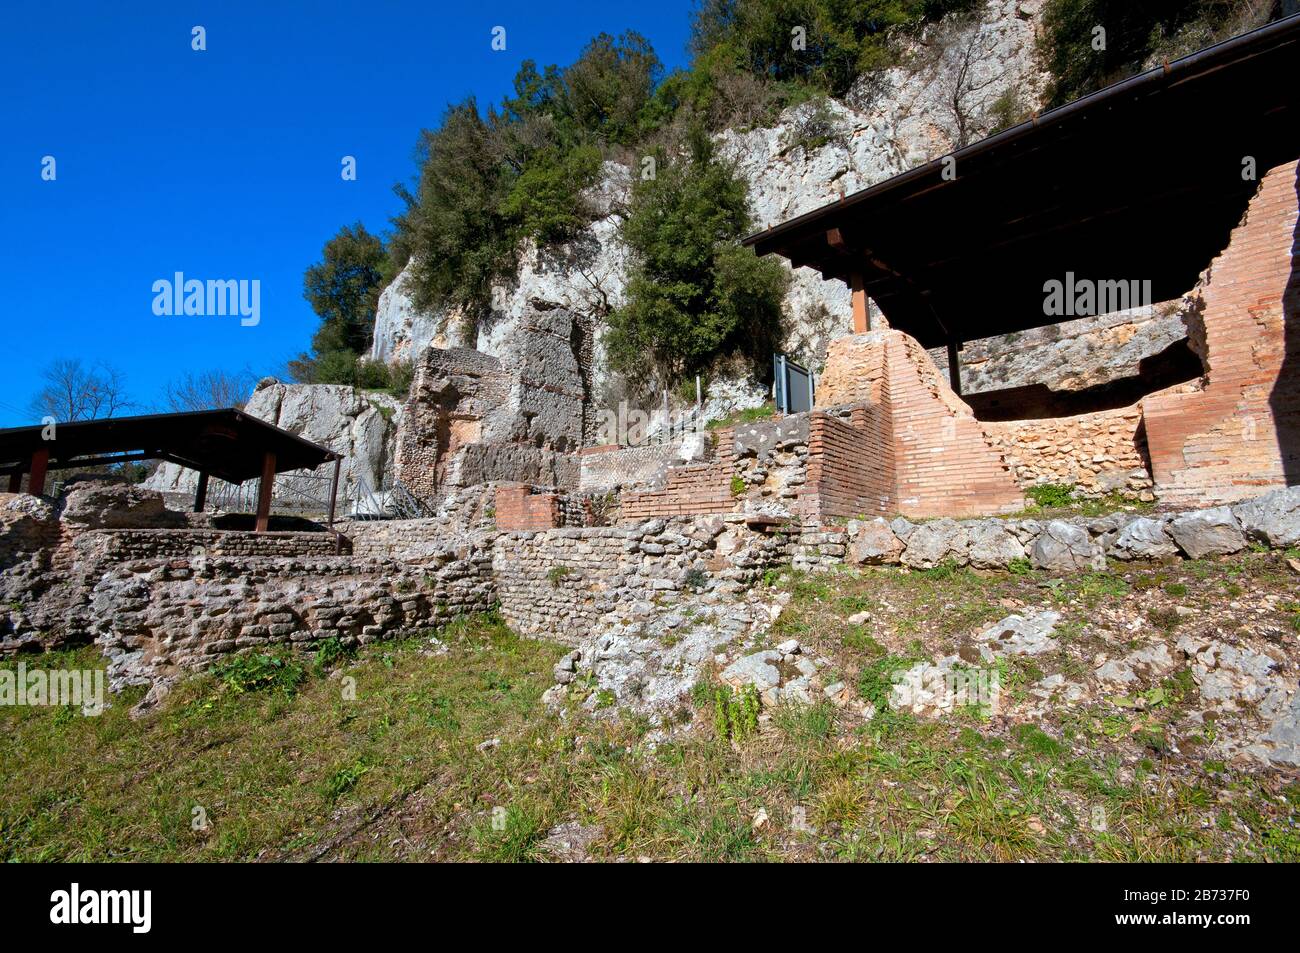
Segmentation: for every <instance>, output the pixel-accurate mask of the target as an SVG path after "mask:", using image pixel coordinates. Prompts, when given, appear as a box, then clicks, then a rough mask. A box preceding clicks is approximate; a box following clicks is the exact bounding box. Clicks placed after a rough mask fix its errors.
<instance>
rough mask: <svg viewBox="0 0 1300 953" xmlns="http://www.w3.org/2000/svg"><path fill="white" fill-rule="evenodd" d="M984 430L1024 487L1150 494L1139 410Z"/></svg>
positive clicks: (989, 426) (990, 424) (1016, 423)
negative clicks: (1048, 485)
mask: <svg viewBox="0 0 1300 953" xmlns="http://www.w3.org/2000/svg"><path fill="white" fill-rule="evenodd" d="M983 426H984V432H985V433H987V434H988V436H989V439H990V442H991V443H992V445H993V446H994V447H995V448H996V449H997V450H998V451H1000V452H1001V453H1002V455H1003V456H1004V457H1005V458H1006V461H1007V463H1008V464H1010V466H1011V470H1012V473H1013V474H1014V475H1015V478H1016V482H1018V483H1019V484H1020V486H1022V487H1029V486H1033V485H1034V484H1036V483H1064V484H1067V485H1072V486H1075V487H1077V488H1078V490H1079V492H1080V493H1081V494H1082V495H1100V494H1104V493H1108V492H1110V491H1112V490H1120V491H1124V492H1134V493H1142V492H1147V491H1149V490H1150V488H1151V475H1150V473H1148V472H1147V463H1146V455H1145V449H1146V444H1145V438H1144V436H1143V434H1142V408H1141V407H1140V406H1138V405H1134V406H1132V407H1121V408H1120V409H1118V410H1106V411H1100V412H1098V413H1094V414H1082V415H1080V416H1077V417H1052V418H1046V419H1042V420H1010V421H1005V422H990V421H984V423H983Z"/></svg>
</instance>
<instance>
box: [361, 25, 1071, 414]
mask: <svg viewBox="0 0 1300 953" xmlns="http://www.w3.org/2000/svg"><path fill="white" fill-rule="evenodd" d="M1041 5H1042V0H1022V2H1008V0H991V2H989V3H988V4H987V5H986V8H985V10H984V14H983V16H982V18H981V22H980V23H978V24H977V25H975V26H973V27H958V26H954V25H952V24H939V25H937V26H935V27H934V28H933V29H932V30H931V31H929V33H928V34H927V35H926V36H924V37H922V38H921V39H920V40H919V41H917V42H916V43H914V44H912V45H911V46H910V48H908V49H907V50H906V51H905V54H904V57H903V61H902V63H901V64H900V65H899V66H897V67H895V68H892V69H889V70H886V71H884V72H883V73H880V74H877V75H875V76H873V77H872V78H871V80H870V81H869V82H867V81H864V82H862V83H860V84H859V86H858V87H857V88H855V89H854V90H853V91H852V92H851V93H850V95H849V96H847V97H846V98H845V101H844V102H834V101H830V102H827V103H824V104H818V103H806V104H804V105H802V106H798V107H795V108H793V109H790V110H787V111H786V112H785V113H784V114H782V116H781V120H780V122H779V123H778V124H777V125H776V126H773V127H772V128H765V129H753V130H749V131H745V132H737V131H730V130H729V131H726V132H723V133H721V134H720V135H718V136H717V137H716V140H717V143H718V146H719V151H720V154H721V155H723V156H724V157H726V158H728V159H730V160H732V161H734V162H735V163H736V165H737V168H738V169H739V171H740V173H741V175H742V176H743V177H744V178H745V180H746V181H747V182H748V184H749V196H750V203H751V206H752V212H753V215H754V222H755V226H756V227H757V228H767V227H769V226H771V225H774V224H776V223H778V222H781V221H785V220H786V219H788V218H791V217H793V216H795V215H799V214H802V213H803V212H807V211H811V210H812V209H814V208H817V207H818V206H820V205H823V204H825V203H826V202H829V201H833V200H834V199H836V198H838V197H840V196H841V195H845V194H848V193H849V192H854V191H857V190H859V189H862V188H865V187H867V186H869V185H872V184H874V183H876V182H879V181H882V180H883V179H886V178H889V177H890V176H893V175H896V174H898V173H899V172H903V171H905V170H906V169H909V168H912V167H913V166H916V165H920V164H923V163H924V162H927V161H929V160H931V159H933V158H935V157H937V156H940V155H943V154H945V153H946V152H949V151H951V150H952V149H953V148H954V147H956V146H958V145H960V144H963V143H964V142H970V141H974V140H975V139H977V138H979V137H980V136H982V135H983V134H985V133H986V132H987V131H988V130H989V129H990V127H991V125H992V123H993V121H994V120H993V109H994V104H995V103H998V102H999V101H1000V100H1001V101H1002V102H1004V103H1005V102H1010V101H1012V100H1014V101H1016V102H1018V103H1019V104H1020V106H1021V107H1022V108H1026V109H1028V108H1032V107H1033V106H1035V105H1036V104H1037V101H1038V98H1039V94H1040V92H1041V90H1042V88H1043V86H1044V83H1045V80H1046V77H1045V75H1044V74H1043V73H1042V72H1040V70H1039V69H1038V67H1037V65H1036V64H1035V62H1034V58H1033V55H1032V52H1033V41H1034V30H1035V21H1036V19H1037V16H1038V11H1039V8H1040V7H1041ZM630 185H631V175H630V172H629V170H628V169H627V168H626V167H624V166H622V165H619V164H617V163H613V162H606V163H605V167H604V174H603V177H602V180H601V182H600V183H599V184H598V185H597V186H596V187H595V188H594V189H593V190H592V194H591V195H590V196H589V198H590V200H591V201H592V202H593V203H594V205H595V207H596V213H597V218H596V219H595V221H593V223H592V224H591V225H590V226H589V227H588V229H587V230H586V231H585V232H584V233H583V234H582V235H581V236H580V237H579V238H578V239H577V240H576V241H574V242H572V243H570V244H568V245H566V246H564V247H561V248H559V249H553V250H543V251H539V250H538V249H536V248H534V247H531V246H529V247H526V248H525V249H524V250H523V253H522V256H521V263H520V267H519V272H518V277H517V280H516V282H514V283H513V284H511V285H509V286H504V287H501V288H498V289H496V294H495V295H494V300H493V308H492V312H491V314H490V316H489V317H488V318H487V320H486V321H484V322H483V324H482V325H481V326H480V327H479V328H478V329H477V330H476V332H475V333H474V334H473V335H472V337H473V340H470V337H471V335H470V334H469V333H467V332H466V331H465V329H464V327H463V322H462V321H461V320H460V315H458V314H456V313H455V312H454V311H451V310H439V311H436V312H434V313H426V312H421V311H419V310H418V309H417V308H415V307H414V305H413V304H412V302H411V299H410V295H409V284H408V282H409V275H408V273H407V272H403V273H402V275H401V276H399V278H398V279H397V280H396V281H394V282H393V284H392V285H390V286H389V288H388V289H387V290H386V291H385V292H384V294H383V295H382V297H381V298H380V302H379V311H378V315H377V317H376V322H375V339H374V348H373V352H372V354H373V356H374V357H376V358H380V359H385V360H392V359H394V358H405V359H411V358H413V357H414V355H415V354H417V353H418V352H419V351H420V350H422V349H423V348H424V347H427V346H429V345H430V344H432V345H434V346H436V347H452V346H469V347H476V348H477V349H479V350H481V351H484V352H486V353H488V354H491V355H493V356H495V357H499V358H503V359H506V358H508V357H509V356H510V352H511V349H512V347H513V340H514V337H515V329H516V328H517V327H518V324H519V321H520V319H521V318H522V317H523V315H524V314H525V312H526V311H527V309H528V307H529V304H530V303H538V304H541V305H542V306H547V307H563V308H566V309H568V310H570V311H572V312H574V313H575V314H576V315H583V316H587V317H589V318H590V319H591V320H592V321H593V322H594V323H595V324H596V325H597V326H599V325H600V324H601V320H600V319H602V318H603V317H604V315H605V314H606V313H607V312H608V310H609V309H610V308H613V307H617V306H618V305H619V304H620V303H621V302H622V296H623V292H624V284H625V279H626V270H627V254H626V250H625V249H624V248H623V246H622V245H621V244H620V242H619V240H618V226H619V224H620V221H621V217H620V216H619V214H618V212H617V207H618V204H619V202H620V201H621V200H623V199H625V198H626V196H627V193H628V190H629V188H630ZM793 278H794V280H793V281H792V283H791V287H790V292H789V295H788V297H787V300H786V310H787V314H788V316H789V320H790V325H789V327H790V330H789V335H788V340H787V345H786V349H787V350H788V351H789V352H790V353H792V354H796V355H799V356H801V357H803V358H804V359H805V360H809V361H812V362H813V363H814V364H819V363H820V362H821V360H822V358H823V357H824V355H825V350H826V345H827V344H828V343H829V342H830V340H832V339H833V338H834V337H837V336H839V335H840V334H843V333H846V332H847V331H848V330H849V328H850V314H851V309H850V301H849V292H848V289H847V288H846V287H844V285H843V284H841V283H840V282H837V281H829V282H827V281H822V280H821V278H820V276H819V275H817V274H816V273H814V272H811V271H809V270H808V269H804V268H800V269H795V271H794V276H793ZM606 378H607V371H606V364H605V361H604V358H603V354H602V353H601V350H600V345H599V341H597V344H596V355H595V381H594V385H595V386H594V388H593V391H594V392H595V393H596V394H598V395H599V394H600V393H601V385H602V384H603V383H604V381H605V380H606Z"/></svg>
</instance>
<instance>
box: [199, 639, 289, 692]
mask: <svg viewBox="0 0 1300 953" xmlns="http://www.w3.org/2000/svg"><path fill="white" fill-rule="evenodd" d="M213 675H214V677H215V678H216V679H217V681H219V682H220V683H221V684H222V685H224V686H225V688H226V689H227V690H228V691H230V692H233V693H235V694H237V695H242V694H244V693H246V692H256V691H263V690H266V691H275V692H279V693H280V694H282V695H292V694H294V692H296V691H297V690H298V686H299V685H300V684H301V683H302V681H303V679H305V678H306V677H307V671H306V669H305V668H303V666H302V663H301V662H299V661H298V659H296V658H294V657H293V655H292V654H290V653H289V652H288V651H287V650H280V651H275V652H253V653H250V654H248V655H236V656H233V657H231V658H230V659H228V660H227V661H225V662H223V663H221V664H220V665H218V666H216V667H215V668H214V669H213Z"/></svg>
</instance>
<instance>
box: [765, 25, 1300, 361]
mask: <svg viewBox="0 0 1300 953" xmlns="http://www.w3.org/2000/svg"><path fill="white" fill-rule="evenodd" d="M1297 63H1300V14H1298V15H1293V16H1290V17H1287V18H1286V19H1284V20H1279V21H1277V22H1276V23H1272V24H1270V25H1268V26H1265V27H1261V28H1260V29H1258V30H1255V31H1252V32H1251V33H1247V34H1244V35H1242V36H1239V37H1235V38H1233V39H1231V40H1227V41H1225V42H1223V43H1220V44H1217V45H1215V46H1212V47H1209V48H1208V49H1205V50H1202V51H1201V52H1199V53H1195V54H1193V55H1191V56H1188V57H1185V58H1183V59H1180V60H1178V61H1176V62H1174V63H1170V64H1166V65H1165V66H1163V67H1157V68H1156V69H1154V70H1150V71H1148V72H1146V73H1142V74H1140V75H1138V76H1134V77H1132V78H1130V79H1128V80H1125V81H1123V82H1121V83H1117V84H1115V85H1113V86H1108V87H1106V88H1105V89H1103V90H1100V91H1098V92H1096V93H1093V94H1091V95H1089V96H1085V97H1083V98H1081V99H1079V100H1077V101H1075V102H1073V103H1070V104H1068V105H1066V106H1062V107H1060V108H1058V109H1054V110H1051V111H1050V112H1047V113H1044V114H1043V115H1041V116H1038V117H1036V118H1034V119H1032V120H1030V121H1028V122H1024V123H1021V124H1020V125H1018V126H1015V127H1013V128H1011V129H1008V130H1006V131H1004V132H1001V133H999V134H997V135H995V136H991V137H989V138H988V139H985V140H983V141H981V142H978V143H975V144H974V145H971V146H968V147H966V148H964V149H960V150H958V151H957V152H955V153H953V154H952V156H951V158H952V159H954V160H955V173H956V176H955V178H953V179H952V180H951V181H949V180H945V179H944V178H943V175H942V173H943V172H944V169H945V167H946V164H945V160H944V159H943V158H941V159H936V160H935V161H933V162H930V163H928V164H926V165H924V166H920V167H918V168H916V169H913V170H911V171H909V172H905V173H903V174H901V175H898V176H895V177H893V178H891V179H888V180H886V181H884V182H881V183H879V184H877V185H874V186H872V187H870V188H867V189H864V190H862V191H860V192H856V193H854V194H853V195H851V196H847V197H845V198H843V199H841V200H839V201H837V202H834V203H832V204H830V205H826V206H824V207H822V208H820V209H816V210H815V211H812V212H809V213H807V214H805V215H801V216H799V217H798V218H794V219H792V220H790V221H788V222H785V223H783V224H780V225H777V226H775V227H773V228H770V229H768V230H767V231H764V232H760V233H758V234H756V235H752V236H750V237H749V238H746V239H745V242H744V243H745V244H746V245H749V246H751V247H753V248H754V250H755V252H757V253H758V254H760V255H765V254H769V253H772V252H775V253H777V254H779V255H782V256H783V257H785V258H787V259H789V261H790V263H791V264H792V265H794V266H807V267H809V268H814V269H816V270H817V271H819V272H821V274H822V276H823V277H824V278H838V279H840V280H842V281H845V282H848V283H850V284H853V283H854V279H855V276H856V278H857V279H858V280H860V282H861V285H860V287H861V289H862V290H863V291H865V294H866V295H869V296H870V297H871V298H872V299H874V300H875V302H876V303H877V305H878V306H879V307H880V310H881V311H882V312H883V313H884V314H885V316H886V317H887V318H888V319H889V322H890V324H891V325H892V326H893V327H895V328H899V329H901V330H904V331H906V332H908V333H910V334H912V335H913V336H915V337H916V338H918V339H919V340H920V341H921V343H922V344H923V345H925V346H926V347H935V346H939V345H942V344H945V343H948V344H952V343H953V342H955V341H969V340H974V339H977V338H983V337H990V336H993V335H997V334H1007V333H1010V332H1013V331H1022V330H1026V329H1028V328H1033V327H1041V326H1044V325H1049V324H1055V323H1058V322H1060V321H1063V320H1068V318H1069V316H1061V317H1053V316H1048V315H1046V314H1045V313H1044V298H1045V292H1044V287H1043V286H1044V283H1045V282H1047V281H1049V280H1053V279H1055V280H1058V281H1061V282H1064V281H1065V279H1066V272H1073V273H1074V275H1075V277H1076V279H1091V280H1094V281H1101V280H1109V281H1143V280H1149V281H1151V283H1152V287H1151V290H1152V301H1153V302H1154V301H1162V300H1167V299H1170V298H1174V297H1177V296H1179V295H1181V294H1184V293H1186V292H1187V291H1189V290H1190V289H1191V288H1192V287H1194V286H1195V284H1196V281H1197V279H1198V277H1199V275H1200V273H1201V271H1202V270H1203V269H1204V268H1205V267H1206V266H1207V265H1208V264H1209V263H1210V261H1211V260H1212V259H1213V258H1214V256H1215V255H1217V254H1218V253H1219V252H1220V251H1222V250H1223V248H1224V247H1225V246H1226V245H1227V242H1228V237H1229V234H1230V233H1231V231H1232V229H1233V228H1234V227H1235V226H1236V225H1237V224H1238V222H1239V221H1240V219H1241V216H1242V214H1243V213H1244V212H1245V210H1246V207H1247V205H1248V203H1249V201H1250V199H1251V197H1252V196H1253V195H1254V193H1255V191H1256V189H1257V187H1258V181H1255V180H1250V179H1245V178H1243V168H1244V166H1243V162H1244V160H1245V159H1246V158H1247V157H1251V158H1253V159H1254V162H1255V168H1256V170H1257V178H1258V177H1262V176H1263V174H1264V173H1265V172H1266V171H1267V170H1268V169H1270V168H1273V167H1274V166H1277V165H1280V164H1282V163H1284V162H1288V161H1291V160H1292V159H1295V158H1296V156H1297V155H1298V154H1300V114H1298V113H1300V110H1298V109H1297V104H1296V98H1297V91H1296V86H1297V84H1296V79H1295V67H1296V64H1297Z"/></svg>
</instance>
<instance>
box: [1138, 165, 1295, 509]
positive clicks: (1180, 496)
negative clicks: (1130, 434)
mask: <svg viewBox="0 0 1300 953" xmlns="http://www.w3.org/2000/svg"><path fill="white" fill-rule="evenodd" d="M1296 191H1297V163H1295V162H1289V163H1287V164H1286V165H1282V166H1278V167H1277V168H1275V169H1272V170H1271V171H1270V172H1269V173H1268V174H1267V175H1266V176H1264V178H1263V180H1262V181H1261V182H1260V187H1259V191H1258V192H1257V193H1256V195H1255V197H1254V198H1253V199H1252V200H1251V203H1250V206H1249V208H1248V209H1247V211H1246V214H1245V216H1243V218H1242V220H1241V223H1240V224H1239V225H1238V226H1237V227H1236V228H1235V229H1234V230H1233V232H1232V236H1231V239H1230V240H1229V242H1228V247H1227V248H1226V249H1225V250H1224V251H1223V252H1222V253H1221V254H1220V255H1219V256H1218V257H1217V258H1215V260H1214V261H1213V262H1212V263H1211V265H1210V267H1209V268H1208V269H1207V270H1206V271H1205V273H1204V274H1203V275H1202V278H1201V281H1200V282H1199V283H1198V285H1197V289H1196V291H1195V292H1193V295H1194V296H1196V297H1199V299H1200V302H1201V304H1202V308H1201V316H1200V324H1201V327H1199V328H1198V327H1193V328H1192V329H1191V333H1190V335H1189V337H1190V339H1191V342H1192V345H1193V347H1194V348H1197V349H1198V350H1199V351H1200V353H1201V358H1202V361H1203V363H1204V364H1205V366H1206V375H1205V378H1204V383H1203V385H1202V387H1201V389H1199V390H1192V391H1191V392H1178V393H1163V394H1155V395H1152V396H1150V397H1147V398H1146V399H1145V400H1144V401H1143V402H1142V409H1143V416H1144V418H1145V422H1146V436H1147V444H1148V447H1149V449H1150V454H1151V465H1152V470H1153V474H1152V475H1153V477H1154V478H1155V481H1156V489H1157V492H1158V494H1159V495H1160V497H1161V499H1162V500H1165V501H1169V502H1175V503H1178V502H1190V501H1211V502H1228V501H1233V500H1238V499H1242V498H1245V497H1248V496H1253V495H1256V494H1258V493H1259V492H1260V491H1261V490H1262V489H1264V488H1267V487H1274V486H1283V485H1287V484H1295V483H1300V373H1298V372H1297V369H1298V367H1300V318H1298V317H1297V313H1298V312H1300V274H1298V272H1300V269H1297V262H1298V261H1300V255H1298V254H1297V251H1298V249H1297V230H1296V223H1297V201H1296Z"/></svg>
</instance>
